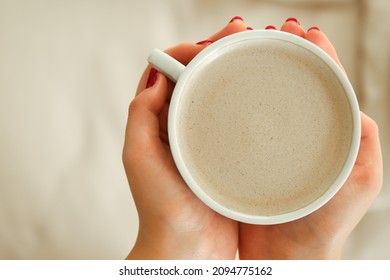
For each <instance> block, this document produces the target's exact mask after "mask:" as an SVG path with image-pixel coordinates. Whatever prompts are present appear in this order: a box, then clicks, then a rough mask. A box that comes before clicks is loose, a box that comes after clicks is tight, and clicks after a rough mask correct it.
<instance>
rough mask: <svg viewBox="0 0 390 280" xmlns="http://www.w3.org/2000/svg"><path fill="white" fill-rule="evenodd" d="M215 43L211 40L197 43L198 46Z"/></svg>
mask: <svg viewBox="0 0 390 280" xmlns="http://www.w3.org/2000/svg"><path fill="white" fill-rule="evenodd" d="M212 43H214V42H213V41H211V40H203V41H199V42H198V43H196V44H197V45H205V44H212Z"/></svg>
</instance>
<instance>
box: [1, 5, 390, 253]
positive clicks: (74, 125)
mask: <svg viewBox="0 0 390 280" xmlns="http://www.w3.org/2000/svg"><path fill="white" fill-rule="evenodd" d="M236 15H239V16H242V17H243V18H244V20H245V22H246V23H247V24H248V25H249V26H252V27H253V28H255V29H261V28H264V27H265V26H266V25H270V24H272V25H275V26H276V27H278V28H279V27H280V26H281V25H282V23H283V22H284V20H285V19H286V18H287V17H291V16H293V17H296V18H298V19H299V21H300V22H301V25H302V26H303V27H304V28H305V29H307V28H309V27H311V26H318V27H319V28H320V29H321V30H322V31H324V32H325V33H326V34H327V35H328V37H329V38H330V40H331V41H332V42H333V44H334V46H335V47H336V50H337V51H338V54H339V57H340V59H341V61H342V63H343V65H344V67H345V69H346V71H347V73H348V75H349V77H350V80H351V82H352V84H353V86H354V88H355V90H356V93H357V95H358V99H359V102H360V105H361V109H362V110H363V111H364V112H366V114H368V115H369V116H371V117H372V118H373V119H375V120H376V121H377V123H378V124H379V127H380V133H381V143H382V151H383V157H384V175H385V181H384V186H383V190H382V193H381V194H380V196H379V197H378V199H377V200H376V201H375V203H374V205H373V206H372V207H371V209H370V210H369V212H368V213H367V214H366V216H365V217H364V219H363V220H362V221H361V223H360V224H359V225H358V226H357V228H356V229H355V230H354V232H353V233H352V235H351V236H350V238H349V240H348V243H347V246H346V248H345V251H344V254H343V258H345V259H390V243H389V242H388V237H389V236H390V223H389V222H388V221H389V218H390V145H389V144H390V122H389V121H390V91H389V90H390V79H389V73H390V1H388V0H333V1H332V0H276V1H271V0H268V1H267V0H242V1H239V0H213V1H209V0H164V1H161V0H143V1H135V0H134V1H133V0H128V1H125V0H113V1H108V0H106V1H104V0H77V1H76V0H69V1H53V0H36V1H29V0H0V259H123V258H124V257H126V256H127V254H128V252H129V250H130V249H131V247H132V245H133V244H134V241H135V238H136V235H137V229H138V218H137V213H136V209H135V206H134V203H133V200H132V197H131V193H130V191H129V187H128V184H127V180H126V176H125V173H124V170H123V166H122V160H121V153H122V146H123V140H124V129H125V125H126V119H127V109H128V105H129V103H130V101H131V99H132V97H133V95H134V93H135V89H136V87H137V83H138V79H139V77H140V76H141V74H142V72H143V70H144V68H145V66H146V58H147V56H148V53H149V52H150V51H151V50H152V49H153V48H160V49H165V48H168V47H170V46H172V45H175V44H178V43H180V42H182V41H193V42H197V41H200V40H203V39H206V38H207V37H208V36H209V35H211V34H212V33H214V32H216V31H217V30H219V29H220V28H222V27H223V26H224V25H226V24H227V22H228V21H229V20H230V19H231V18H232V17H233V16H236Z"/></svg>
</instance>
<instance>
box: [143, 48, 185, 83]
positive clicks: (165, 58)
mask: <svg viewBox="0 0 390 280" xmlns="http://www.w3.org/2000/svg"><path fill="white" fill-rule="evenodd" d="M148 62H149V63H150V64H152V65H153V66H154V67H155V68H156V69H157V70H158V71H160V72H161V73H163V74H165V75H166V76H167V77H168V78H169V79H170V80H171V81H172V82H175V83H176V82H177V80H178V79H179V77H180V75H181V73H182V72H183V71H184V69H185V68H186V67H185V66H184V65H183V64H181V63H180V62H179V61H177V60H176V59H174V58H173V57H171V56H170V55H168V54H166V53H165V52H163V51H161V50H159V49H154V50H153V51H152V52H151V53H150V54H149V57H148Z"/></svg>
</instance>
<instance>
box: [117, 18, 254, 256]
mask: <svg viewBox="0 0 390 280" xmlns="http://www.w3.org/2000/svg"><path fill="white" fill-rule="evenodd" d="M243 30H246V25H245V24H244V22H243V21H242V20H240V19H237V20H233V21H232V22H230V23H229V24H228V25H227V26H226V27H225V28H223V29H222V30H221V31H220V32H218V33H216V34H215V35H213V36H211V37H210V38H209V39H208V40H205V41H202V42H199V43H197V44H193V43H185V44H181V45H179V46H176V47H173V48H171V49H169V50H167V51H166V52H167V53H168V54H170V55H171V56H172V57H174V58H176V59H177V60H179V61H180V62H181V63H183V64H187V63H188V62H189V61H190V60H191V59H192V58H193V57H194V56H195V55H196V54H197V53H198V52H200V51H201V50H202V49H203V48H204V47H206V46H207V45H208V44H210V43H211V42H213V41H216V40H218V39H220V38H222V37H224V36H226V35H229V34H232V33H235V32H240V31H243ZM172 89H173V84H172V83H170V82H169V81H167V79H166V78H165V77H164V76H163V75H162V74H160V73H157V72H156V71H155V70H151V68H150V67H148V68H147V69H146V71H145V73H144V75H143V76H142V78H141V81H140V83H139V86H138V90H137V94H136V97H135V98H134V100H133V101H132V102H131V104H130V107H129V116H128V123H127V128H126V136H125V144H124V149H123V163H124V166H125V170H126V174H127V178H128V181H129V184H130V188H131V192H132V194H133V198H134V200H135V204H136V207H137V210H138V215H139V232H138V237H137V240H136V244H135V246H134V248H133V249H132V251H131V252H130V254H129V256H128V258H129V259H234V258H235V256H236V251H237V246H238V223H237V222H235V221H232V220H230V219H228V218H225V217H223V216H221V215H219V214H217V213H216V212H214V211H213V210H211V209H210V208H208V207H207V206H206V205H205V204H204V203H203V202H201V201H200V200H199V199H198V198H197V197H196V196H195V195H194V194H193V193H192V191H191V190H190V189H189V188H188V186H187V185H186V184H185V182H184V181H183V179H182V178H181V176H180V174H179V172H178V170H177V169H176V166H175V164H174V161H173V158H172V155H171V152H170V149H169V144H168V140H167V112H168V106H169V100H170V96H171V94H172Z"/></svg>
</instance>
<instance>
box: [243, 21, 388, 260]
mask: <svg viewBox="0 0 390 280" xmlns="http://www.w3.org/2000/svg"><path fill="white" fill-rule="evenodd" d="M281 30H282V31H286V32H290V33H293V34H296V35H298V36H301V37H303V38H306V39H307V40H309V41H311V42H313V43H314V44H316V45H317V46H319V47H321V48H322V49H324V50H325V51H326V52H327V53H328V54H329V55H330V56H331V57H332V58H333V59H334V60H335V61H336V62H337V63H338V64H339V65H340V66H341V64H340V61H339V59H338V58H337V55H336V52H335V50H334V48H333V46H332V44H331V43H330V42H329V40H328V39H327V37H326V36H325V35H324V33H322V32H321V31H319V30H318V29H315V28H313V29H309V31H307V32H305V31H304V30H303V29H302V27H301V26H300V25H299V23H297V22H295V21H294V20H291V21H287V22H286V23H284V24H283V26H282V28H281ZM341 67H342V66H341ZM361 123H362V124H361V125H362V135H361V144H360V149H359V154H358V157H357V160H356V162H355V165H354V168H353V170H352V173H351V174H350V176H349V178H348V180H347V181H346V183H345V184H344V185H343V187H342V188H341V189H340V191H339V192H338V193H337V194H336V195H335V196H334V197H333V198H332V199H331V200H330V201H329V202H328V203H327V204H325V205H324V206H323V207H321V208H320V209H319V210H317V211H315V212H314V213H312V214H310V215H308V216H306V217H304V218H301V219H299V220H296V221H292V222H289V223H284V224H279V225H269V226H262V225H261V226H259V225H249V224H243V223H240V225H239V230H240V236H239V254H240V258H243V259H339V258H340V257H341V251H342V248H343V246H344V243H345V240H346V239H347V237H348V235H349V234H350V233H351V231H352V230H353V228H354V227H355V226H356V225H357V223H358V222H359V221H360V219H361V218H362V217H363V215H364V214H365V212H366V211H367V210H368V208H369V206H370V205H371V203H372V202H373V200H374V199H375V198H376V196H377V195H378V193H379V191H380V189H381V186H382V177H383V174H382V156H381V149H380V143H379V135H378V127H377V125H376V123H375V122H374V121H373V120H371V119H370V118H369V117H367V116H366V115H364V114H363V113H361Z"/></svg>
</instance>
